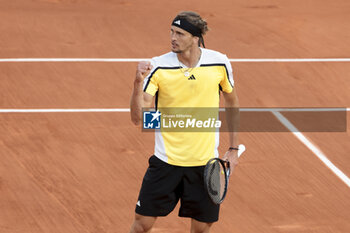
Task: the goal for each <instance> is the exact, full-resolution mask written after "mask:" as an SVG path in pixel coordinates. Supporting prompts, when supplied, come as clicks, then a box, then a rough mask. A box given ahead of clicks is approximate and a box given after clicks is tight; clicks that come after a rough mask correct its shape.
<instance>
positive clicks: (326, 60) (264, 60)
mask: <svg viewBox="0 0 350 233" xmlns="http://www.w3.org/2000/svg"><path fill="white" fill-rule="evenodd" d="M147 60H150V58H0V62H139V61H147ZM229 60H230V62H350V58H231V59H229Z"/></svg>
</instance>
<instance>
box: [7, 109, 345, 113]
mask: <svg viewBox="0 0 350 233" xmlns="http://www.w3.org/2000/svg"><path fill="white" fill-rule="evenodd" d="M220 110H223V109H220ZM345 110H346V111H350V108H241V109H240V111H241V112H254V111H256V112H304V111H308V112H309V111H310V112H312V111H315V112H321V111H345ZM45 112H47V113H50V112H56V113H58V112H62V113H64V112H130V109H129V108H80V109H72V108H39V109H14V108H8V109H7V108H4V109H0V113H45Z"/></svg>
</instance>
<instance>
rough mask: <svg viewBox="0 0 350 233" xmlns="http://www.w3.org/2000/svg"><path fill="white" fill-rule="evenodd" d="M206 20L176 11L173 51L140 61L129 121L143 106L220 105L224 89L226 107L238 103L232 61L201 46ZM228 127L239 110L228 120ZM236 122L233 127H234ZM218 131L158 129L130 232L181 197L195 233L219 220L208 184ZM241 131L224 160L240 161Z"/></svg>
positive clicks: (136, 119) (147, 226) (144, 228)
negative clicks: (207, 167)
mask: <svg viewBox="0 0 350 233" xmlns="http://www.w3.org/2000/svg"><path fill="white" fill-rule="evenodd" d="M207 31H208V27H207V23H206V22H205V21H204V20H203V19H202V18H201V17H200V15H199V14H197V13H195V12H190V11H185V12H181V13H180V14H178V15H177V16H176V17H175V19H174V20H173V21H172V24H171V34H170V35H171V51H172V52H169V53H167V54H164V55H162V56H159V57H155V58H153V59H152V60H151V62H140V63H139V64H138V67H137V71H136V78H135V81H134V90H133V94H132V97H131V103H130V108H131V119H132V121H133V123H134V124H136V125H138V124H139V123H140V122H141V116H142V108H147V107H151V106H152V103H153V99H155V105H156V106H157V107H159V108H162V107H166V108H204V107H205V108H218V107H219V102H220V98H219V97H220V91H221V92H222V94H223V97H224V99H225V107H226V108H231V109H232V108H235V109H237V108H238V107H239V104H238V98H237V95H236V91H235V88H234V81H233V76H232V68H231V64H230V62H229V60H228V58H227V57H226V55H223V54H221V53H219V52H216V51H213V50H209V49H205V48H201V47H200V46H201V45H203V47H205V46H204V39H203V35H204V34H205V33H206V32H207ZM227 121H228V123H229V125H231V126H229V129H232V128H234V127H236V126H235V125H237V124H238V113H237V112H236V113H235V114H232V115H231V116H230V117H229V119H227ZM232 125H233V126H232ZM218 145H219V137H218V133H216V132H210V133H209V132H207V133H203V132H186V133H179V132H176V133H174V132H161V131H160V132H156V133H155V150H154V155H153V156H151V157H150V159H149V167H148V169H147V172H146V174H145V176H144V179H143V182H142V187H141V190H140V194H139V198H138V201H137V204H136V210H135V212H136V214H135V220H134V223H133V224H132V227H131V231H130V232H131V233H138V232H150V230H151V229H152V226H153V224H154V222H155V221H156V218H157V217H158V216H166V215H168V214H169V213H170V212H171V211H172V210H173V209H174V208H175V206H176V204H177V203H178V201H179V200H180V201H181V207H180V210H179V216H180V217H189V218H191V232H192V233H200V232H209V230H210V227H211V225H212V224H213V223H214V222H216V221H218V216H219V205H215V204H213V203H212V202H211V200H210V198H209V196H208V194H207V193H206V190H205V186H204V179H203V175H204V167H205V164H206V162H207V161H208V160H209V159H211V158H214V157H218ZM237 146H238V141H237V132H232V131H231V132H230V147H229V149H228V151H227V152H226V154H225V156H224V158H223V159H225V160H228V161H229V162H230V164H231V166H236V165H237V164H238V161H237V159H238V156H237V149H238V148H237Z"/></svg>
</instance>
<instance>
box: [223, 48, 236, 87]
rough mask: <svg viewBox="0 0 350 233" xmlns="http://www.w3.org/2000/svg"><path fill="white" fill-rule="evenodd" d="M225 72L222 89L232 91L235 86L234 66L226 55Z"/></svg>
mask: <svg viewBox="0 0 350 233" xmlns="http://www.w3.org/2000/svg"><path fill="white" fill-rule="evenodd" d="M223 73H224V78H223V79H222V80H221V82H220V87H221V89H222V91H224V92H226V93H231V92H232V89H233V86H234V80H233V73H232V66H231V63H230V61H229V59H228V58H227V56H226V55H225V57H224V66H223Z"/></svg>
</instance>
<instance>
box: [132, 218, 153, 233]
mask: <svg viewBox="0 0 350 233" xmlns="http://www.w3.org/2000/svg"><path fill="white" fill-rule="evenodd" d="M154 222H155V218H149V217H146V218H145V217H141V216H136V219H135V221H134V223H133V225H132V229H131V233H146V232H149V231H150V230H151V229H152V227H153V224H154Z"/></svg>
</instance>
